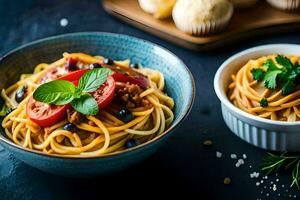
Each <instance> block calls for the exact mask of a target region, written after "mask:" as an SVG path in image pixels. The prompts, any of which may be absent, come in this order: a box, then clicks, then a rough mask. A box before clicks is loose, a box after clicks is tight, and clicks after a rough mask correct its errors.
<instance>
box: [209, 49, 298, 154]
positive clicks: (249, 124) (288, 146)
mask: <svg viewBox="0 0 300 200" xmlns="http://www.w3.org/2000/svg"><path fill="white" fill-rule="evenodd" d="M269 54H285V55H300V45H295V44H272V45H263V46H258V47H254V48H251V49H247V50H245V51H242V52H240V53H238V54H235V55H233V56H232V57H230V58H228V59H227V60H226V61H225V62H224V63H223V64H222V65H221V66H220V68H219V69H218V71H217V73H216V75H215V78H214V88H215V92H216V94H217V96H218V98H219V99H220V101H221V108H222V114H223V118H224V121H225V123H226V125H227V126H228V127H229V129H230V130H231V131H232V132H233V133H234V134H235V135H237V136H238V137H240V138H241V139H243V140H244V141H246V142H248V143H250V144H253V145H255V146H257V147H261V148H263V149H267V150H273V151H281V152H283V151H288V152H300V122H280V121H272V120H269V119H264V118H260V117H257V116H254V115H251V114H249V113H246V112H244V111H242V110H240V109H239V108H237V107H235V106H234V105H233V104H232V103H231V102H230V101H229V99H228V98H227V95H226V93H227V86H228V84H229V83H230V81H231V79H230V76H231V74H233V73H236V72H237V71H238V69H240V68H241V67H242V66H243V65H244V64H245V63H246V62H247V61H248V60H250V59H257V58H259V57H261V56H265V55H269Z"/></svg>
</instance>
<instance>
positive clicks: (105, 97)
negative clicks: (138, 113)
mask: <svg viewBox="0 0 300 200" xmlns="http://www.w3.org/2000/svg"><path fill="white" fill-rule="evenodd" d="M115 88H116V82H115V79H114V78H113V77H112V76H109V77H108V78H107V81H106V82H105V83H103V84H102V85H101V86H100V88H99V89H98V90H96V91H95V92H92V95H93V96H94V98H95V99H96V102H97V104H98V106H99V109H104V108H105V107H106V106H107V105H108V104H109V103H110V102H111V101H112V99H113V98H114V95H115Z"/></svg>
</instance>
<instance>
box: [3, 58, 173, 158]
mask: <svg viewBox="0 0 300 200" xmlns="http://www.w3.org/2000/svg"><path fill="white" fill-rule="evenodd" d="M68 59H76V61H77V64H76V66H77V67H78V68H79V69H86V68H88V67H89V66H90V65H92V64H95V63H99V64H101V65H102V64H103V62H104V58H103V57H101V56H94V57H93V56H90V55H87V54H83V53H71V54H68V53H64V57H63V58H62V59H60V60H58V61H56V62H54V63H52V64H45V63H42V64H39V65H37V66H36V67H35V69H34V73H33V74H23V75H22V76H21V78H20V80H19V81H18V82H17V83H15V84H13V85H11V86H10V87H8V88H7V89H3V90H2V92H1V96H2V98H3V99H4V100H5V107H7V108H13V111H12V112H11V113H9V114H8V115H7V116H5V118H4V119H3V121H2V127H3V128H4V130H5V133H6V135H7V137H8V138H9V139H11V140H12V141H13V142H14V143H16V144H17V145H20V146H22V147H24V148H30V149H33V150H37V151H41V152H44V153H45V154H61V155H73V156H78V157H92V156H99V155H103V154H108V153H111V152H116V151H122V150H124V149H126V148H129V147H130V145H129V147H128V144H126V143H128V141H135V143H136V144H137V145H138V144H141V143H145V142H147V141H149V140H152V139H153V138H155V137H156V136H158V135H160V134H163V132H164V131H165V130H166V128H167V127H168V126H169V125H170V124H171V123H172V121H173V119H174V115H173V112H172V108H173V107H174V101H173V99H172V98H170V97H169V96H167V95H166V94H165V93H164V92H163V90H164V87H165V81H164V76H163V74H162V73H160V72H159V71H156V70H152V69H149V68H143V67H141V66H139V68H138V69H134V71H137V72H138V73H141V74H143V75H145V76H146V77H147V79H148V80H149V86H148V87H147V88H142V87H139V86H138V85H136V84H132V83H127V82H118V81H116V92H115V96H114V99H113V101H112V102H110V103H109V105H108V106H106V107H105V109H100V111H99V113H98V114H97V115H93V116H92V115H90V116H88V115H82V114H80V113H78V112H76V111H74V110H72V109H71V108H69V109H68V111H67V113H68V114H67V116H65V117H63V118H62V119H60V120H59V121H58V122H56V123H54V124H52V125H50V126H40V125H38V124H37V123H35V122H34V121H32V120H31V119H30V118H29V117H28V114H27V112H26V106H27V104H28V103H29V100H30V98H32V96H33V92H34V91H35V90H36V88H37V87H38V86H39V85H41V84H42V83H45V82H47V81H50V80H51V77H50V78H49V73H50V72H51V73H52V74H51V73H50V75H51V76H52V78H53V74H55V76H56V78H57V77H60V76H63V75H65V74H66V73H68V72H67V70H66V69H65V66H66V63H67V62H68ZM129 64H130V61H129V60H125V61H114V62H113V64H112V65H113V66H114V67H116V68H118V69H119V68H121V69H123V70H124V69H125V70H126V69H128V70H129V68H130V67H129ZM130 70H132V69H130ZM53 72H55V73H53ZM24 86H25V88H26V96H25V97H24V99H23V100H22V101H20V102H17V101H16V98H15V96H16V95H17V93H18V90H20V88H22V87H23V88H24ZM133 93H134V94H133ZM125 97H126V98H125ZM131 98H132V99H131ZM136 101H138V102H139V103H136ZM119 102H122V105H123V106H125V107H126V109H128V110H129V111H130V112H131V114H132V116H133V118H132V119H131V120H130V121H122V120H121V119H119V118H118V117H117V116H116V110H118V109H120V105H119ZM70 123H71V124H73V125H74V126H75V127H76V130H66V129H64V127H65V126H66V125H67V124H70Z"/></svg>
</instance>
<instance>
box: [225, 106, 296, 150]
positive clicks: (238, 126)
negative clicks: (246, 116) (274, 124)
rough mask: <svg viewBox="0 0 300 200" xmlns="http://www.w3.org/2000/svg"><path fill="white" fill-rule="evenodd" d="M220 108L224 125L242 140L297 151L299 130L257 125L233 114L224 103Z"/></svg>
mask: <svg viewBox="0 0 300 200" xmlns="http://www.w3.org/2000/svg"><path fill="white" fill-rule="evenodd" d="M221 108H222V115H223V119H224V121H225V123H226V125H227V126H228V128H229V129H230V130H231V131H232V132H233V133H234V134H235V135H237V136H238V137H240V138H241V139H242V140H244V141H246V142H248V143H250V144H252V145H254V146H257V147H260V148H263V149H267V150H272V151H281V152H283V151H290V152H294V151H299V141H300V134H299V131H293V132H292V131H289V132H280V131H274V130H270V129H266V128H263V127H259V126H256V125H253V124H251V123H249V122H247V120H242V119H240V118H239V117H237V116H235V115H234V113H233V112H231V111H230V109H229V108H227V107H226V106H225V105H224V104H221Z"/></svg>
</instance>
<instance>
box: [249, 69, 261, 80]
mask: <svg viewBox="0 0 300 200" xmlns="http://www.w3.org/2000/svg"><path fill="white" fill-rule="evenodd" d="M251 73H252V76H253V79H254V80H257V81H262V80H263V79H264V71H263V70H262V69H258V68H257V69H252V70H251Z"/></svg>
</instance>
